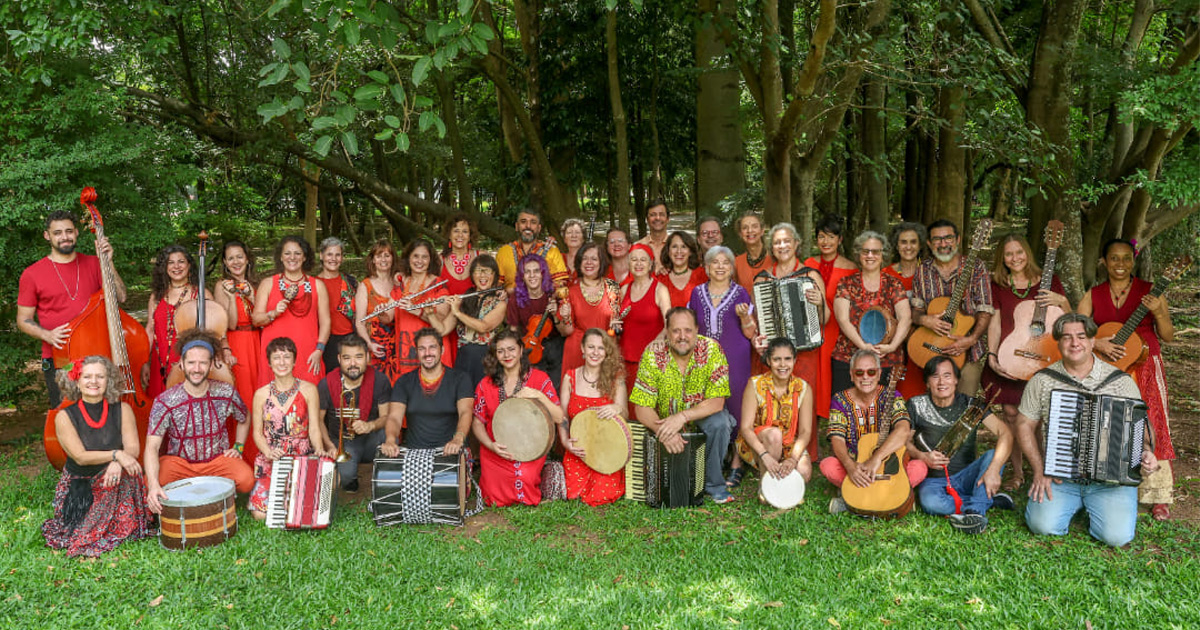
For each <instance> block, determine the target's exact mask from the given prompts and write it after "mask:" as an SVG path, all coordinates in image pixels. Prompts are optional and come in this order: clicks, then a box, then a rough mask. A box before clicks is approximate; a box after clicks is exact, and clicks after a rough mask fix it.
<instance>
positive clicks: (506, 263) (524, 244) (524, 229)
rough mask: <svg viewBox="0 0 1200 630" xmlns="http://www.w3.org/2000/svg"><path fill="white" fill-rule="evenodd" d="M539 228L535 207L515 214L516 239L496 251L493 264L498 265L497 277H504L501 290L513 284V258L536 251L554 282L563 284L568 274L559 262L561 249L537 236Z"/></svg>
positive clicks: (515, 270) (539, 219)
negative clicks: (498, 274)
mask: <svg viewBox="0 0 1200 630" xmlns="http://www.w3.org/2000/svg"><path fill="white" fill-rule="evenodd" d="M541 231H542V215H541V214H540V213H539V212H538V211H536V210H531V209H528V208H527V209H525V210H522V211H521V212H519V213H518V214H517V240H515V241H513V242H511V243H509V244H507V245H505V246H503V247H501V248H500V249H499V251H497V252H496V265H498V266H499V267H500V278H501V279H502V280H503V281H504V288H505V290H508V291H511V290H512V289H513V287H515V286H516V285H517V261H519V260H521V259H522V258H525V256H526V255H528V254H537V255H538V256H541V257H542V258H545V259H546V264H547V265H548V266H549V267H550V279H551V280H553V281H554V286H556V287H565V286H567V280H568V279H569V278H570V275H571V274H570V272H569V271H567V265H566V264H565V263H564V262H563V257H562V252H560V251H558V248H557V247H555V246H554V239H553V238H547V239H546V240H544V241H539V240H537V237H538V234H539V233H541Z"/></svg>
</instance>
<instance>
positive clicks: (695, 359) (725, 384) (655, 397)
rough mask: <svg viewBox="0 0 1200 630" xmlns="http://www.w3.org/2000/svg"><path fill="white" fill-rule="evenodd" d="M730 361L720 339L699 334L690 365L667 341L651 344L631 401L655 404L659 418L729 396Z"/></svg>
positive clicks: (641, 403) (640, 368)
mask: <svg viewBox="0 0 1200 630" xmlns="http://www.w3.org/2000/svg"><path fill="white" fill-rule="evenodd" d="M729 394H730V392H729V362H728V361H727V360H726V359H725V353H724V352H721V347H720V346H719V345H717V342H715V341H713V340H712V339H709V338H708V337H705V336H703V335H697V336H696V347H695V348H694V349H693V350H692V353H691V354H690V355H688V363H687V368H686V369H685V370H684V371H683V372H680V371H679V363H678V362H677V361H676V360H675V355H674V354H673V353H672V352H671V347H670V345H669V344H668V343H667V342H666V341H665V340H662V339H660V340H658V341H655V342H653V343H651V344H650V345H649V346H648V347H647V348H646V351H645V352H644V353H642V361H641V363H639V364H638V371H637V382H636V383H635V384H634V386H633V393H632V394H630V396H629V402H631V403H633V404H635V405H640V406H642V407H653V408H654V410H655V411H656V412H657V413H658V416H659V417H660V418H665V417H667V416H669V415H671V414H673V413H678V412H680V411H683V410H684V409H691V408H692V407H695V406H696V405H699V404H700V403H702V402H704V401H705V400H708V399H709V398H728V397H729Z"/></svg>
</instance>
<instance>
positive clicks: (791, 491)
mask: <svg viewBox="0 0 1200 630" xmlns="http://www.w3.org/2000/svg"><path fill="white" fill-rule="evenodd" d="M759 491H760V492H762V495H763V498H764V499H766V500H767V503H769V504H771V506H772V507H776V508H779V509H781V510H790V509H792V508H794V507H796V506H797V505H800V504H801V503H804V477H801V476H800V472H799V471H796V470H793V471H792V472H791V473H790V474H788V475H787V476H786V477H784V478H783V479H776V478H775V475H772V474H771V473H769V472H766V471H763V473H762V485H761V486H760V487H759Z"/></svg>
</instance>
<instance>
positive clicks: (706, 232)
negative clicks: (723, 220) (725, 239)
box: [700, 230, 721, 236]
mask: <svg viewBox="0 0 1200 630" xmlns="http://www.w3.org/2000/svg"><path fill="white" fill-rule="evenodd" d="M720 233H721V230H704V231H703V232H701V233H700V236H717V235H718V234H720Z"/></svg>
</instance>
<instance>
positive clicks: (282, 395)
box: [271, 378, 300, 407]
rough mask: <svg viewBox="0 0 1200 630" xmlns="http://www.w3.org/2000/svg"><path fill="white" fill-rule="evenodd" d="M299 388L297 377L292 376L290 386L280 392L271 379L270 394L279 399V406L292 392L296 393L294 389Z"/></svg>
mask: <svg viewBox="0 0 1200 630" xmlns="http://www.w3.org/2000/svg"><path fill="white" fill-rule="evenodd" d="M299 389H300V379H298V378H293V379H292V386H291V387H289V388H287V389H286V390H284V391H282V392H281V391H279V390H278V389H277V388H276V387H275V381H274V380H272V381H271V394H272V395H274V396H275V400H277V401H279V406H280V407H282V406H283V403H285V402H287V399H288V398H291V397H292V394H294V393H296V391H297V390H299Z"/></svg>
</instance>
